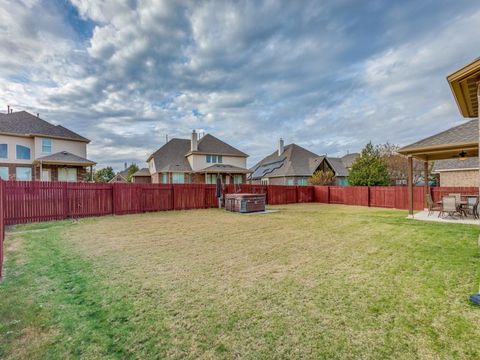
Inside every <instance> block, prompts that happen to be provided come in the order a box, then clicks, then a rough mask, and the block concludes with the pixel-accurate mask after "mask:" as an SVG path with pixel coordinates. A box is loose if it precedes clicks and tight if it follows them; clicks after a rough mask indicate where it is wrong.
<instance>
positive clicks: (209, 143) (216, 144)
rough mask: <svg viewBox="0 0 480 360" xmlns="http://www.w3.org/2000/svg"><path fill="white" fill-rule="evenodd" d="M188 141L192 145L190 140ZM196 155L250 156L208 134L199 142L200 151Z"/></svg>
mask: <svg viewBox="0 0 480 360" xmlns="http://www.w3.org/2000/svg"><path fill="white" fill-rule="evenodd" d="M187 141H188V142H189V143H190V140H187ZM196 153H202V154H213V155H226V156H241V157H246V156H248V155H247V154H245V153H244V152H242V151H240V150H238V149H236V148H234V147H233V146H231V145H229V144H227V143H226V142H223V141H222V140H220V139H218V138H216V137H215V136H213V135H210V134H206V135H205V136H203V137H202V138H201V139H200V140H198V151H196Z"/></svg>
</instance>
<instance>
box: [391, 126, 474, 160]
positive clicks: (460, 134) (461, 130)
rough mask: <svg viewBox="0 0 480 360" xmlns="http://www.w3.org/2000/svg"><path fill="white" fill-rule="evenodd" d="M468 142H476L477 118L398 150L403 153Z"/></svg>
mask: <svg viewBox="0 0 480 360" xmlns="http://www.w3.org/2000/svg"><path fill="white" fill-rule="evenodd" d="M470 143H478V119H473V120H470V121H467V122H466V123H463V124H461V125H458V126H455V127H452V128H450V129H447V130H445V131H442V132H440V133H438V134H435V135H432V136H429V137H427V138H425V139H422V140H420V141H417V142H415V143H413V144H410V145H407V146H404V147H403V148H401V149H400V150H399V151H398V152H400V153H403V152H407V151H410V150H415V149H425V148H431V147H436V146H442V145H455V144H459V145H462V144H470Z"/></svg>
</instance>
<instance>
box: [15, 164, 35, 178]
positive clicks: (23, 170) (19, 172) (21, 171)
mask: <svg viewBox="0 0 480 360" xmlns="http://www.w3.org/2000/svg"><path fill="white" fill-rule="evenodd" d="M15 175H16V176H15V177H16V179H17V180H32V168H29V167H17V168H16V169H15Z"/></svg>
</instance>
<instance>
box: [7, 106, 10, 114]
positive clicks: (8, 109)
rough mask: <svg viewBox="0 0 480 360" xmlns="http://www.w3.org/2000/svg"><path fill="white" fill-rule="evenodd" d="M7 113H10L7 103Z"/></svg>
mask: <svg viewBox="0 0 480 360" xmlns="http://www.w3.org/2000/svg"><path fill="white" fill-rule="evenodd" d="M7 114H10V105H7Z"/></svg>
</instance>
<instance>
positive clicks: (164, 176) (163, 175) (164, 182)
mask: <svg viewBox="0 0 480 360" xmlns="http://www.w3.org/2000/svg"><path fill="white" fill-rule="evenodd" d="M162 184H168V174H167V173H163V174H162Z"/></svg>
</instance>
